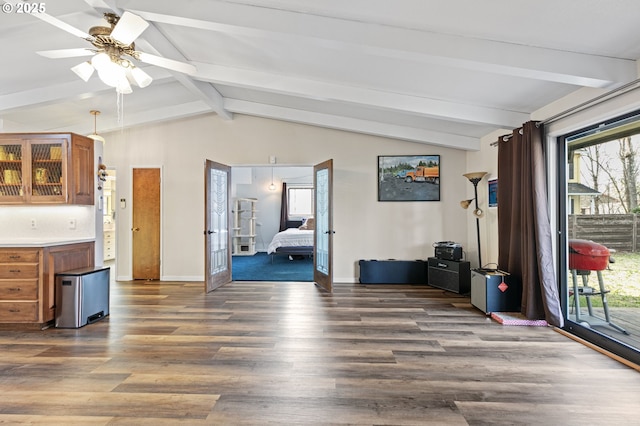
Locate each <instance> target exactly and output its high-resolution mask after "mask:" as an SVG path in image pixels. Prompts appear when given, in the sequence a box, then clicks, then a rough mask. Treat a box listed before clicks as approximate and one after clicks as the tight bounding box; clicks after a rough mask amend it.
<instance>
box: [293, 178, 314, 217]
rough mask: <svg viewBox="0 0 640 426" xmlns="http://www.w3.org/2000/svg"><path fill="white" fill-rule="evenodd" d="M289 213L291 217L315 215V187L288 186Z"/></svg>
mask: <svg viewBox="0 0 640 426" xmlns="http://www.w3.org/2000/svg"><path fill="white" fill-rule="evenodd" d="M287 192H288V194H287V214H288V216H289V217H290V218H291V217H309V216H312V215H313V187H312V186H310V185H309V186H293V187H290V188H287Z"/></svg>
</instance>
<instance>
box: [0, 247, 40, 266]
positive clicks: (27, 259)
mask: <svg viewBox="0 0 640 426" xmlns="http://www.w3.org/2000/svg"><path fill="white" fill-rule="evenodd" d="M39 255H40V252H39V251H38V250H0V263H38V259H39V257H40V256H39Z"/></svg>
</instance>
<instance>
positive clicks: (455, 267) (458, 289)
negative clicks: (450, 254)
mask: <svg viewBox="0 0 640 426" xmlns="http://www.w3.org/2000/svg"><path fill="white" fill-rule="evenodd" d="M427 262H428V265H429V266H428V271H429V272H428V274H427V276H428V279H429V281H428V283H429V285H430V286H432V287H437V288H441V289H443V290H448V291H453V292H454V293H460V294H467V293H469V292H470V291H471V266H470V263H469V262H456V261H453V260H445V259H437V258H435V257H430V258H429V259H427Z"/></svg>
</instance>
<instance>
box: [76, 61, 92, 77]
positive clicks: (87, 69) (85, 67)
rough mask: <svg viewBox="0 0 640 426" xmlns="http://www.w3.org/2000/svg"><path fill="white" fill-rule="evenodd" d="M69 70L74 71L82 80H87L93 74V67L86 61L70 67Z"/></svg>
mask: <svg viewBox="0 0 640 426" xmlns="http://www.w3.org/2000/svg"><path fill="white" fill-rule="evenodd" d="M71 71H73V72H74V73H76V75H77V76H78V77H80V78H81V79H83V80H84V81H89V78H91V76H92V75H93V72H94V71H95V68H94V67H93V65H91V63H90V62H88V61H87V62H83V63H81V64H78V65H76V66H75V67H72V68H71Z"/></svg>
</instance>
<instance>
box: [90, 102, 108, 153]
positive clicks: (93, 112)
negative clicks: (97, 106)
mask: <svg viewBox="0 0 640 426" xmlns="http://www.w3.org/2000/svg"><path fill="white" fill-rule="evenodd" d="M89 112H90V113H91V115H93V133H92V134H90V135H88V136H89V137H90V138H91V139H93V140H94V141H100V142H102V143H103V144H104V142H105V140H104V138H103V137H102V136H100V135H99V134H98V132H97V131H96V121H97V118H96V117H97V116H98V115H99V114H100V111H96V110H94V109H92V110H91V111H89Z"/></svg>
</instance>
